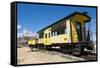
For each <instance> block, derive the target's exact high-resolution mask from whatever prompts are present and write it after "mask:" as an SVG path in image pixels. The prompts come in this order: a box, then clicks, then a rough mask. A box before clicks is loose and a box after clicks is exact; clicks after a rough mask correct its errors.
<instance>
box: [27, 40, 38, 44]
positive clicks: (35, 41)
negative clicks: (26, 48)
mask: <svg viewBox="0 0 100 68" xmlns="http://www.w3.org/2000/svg"><path fill="white" fill-rule="evenodd" d="M37 43H38V41H37V40H36V39H31V40H29V41H28V45H36V44H37Z"/></svg>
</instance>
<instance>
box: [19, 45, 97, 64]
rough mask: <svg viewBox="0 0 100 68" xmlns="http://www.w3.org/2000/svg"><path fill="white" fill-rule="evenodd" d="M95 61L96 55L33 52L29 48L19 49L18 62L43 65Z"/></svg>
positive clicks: (45, 51) (34, 50) (46, 51)
mask: <svg viewBox="0 0 100 68" xmlns="http://www.w3.org/2000/svg"><path fill="white" fill-rule="evenodd" d="M89 59H90V60H95V59H96V55H92V56H91V55H85V56H84V55H83V56H81V57H78V56H73V55H69V54H64V53H61V52H58V51H53V50H52V51H48V50H38V49H36V48H34V49H33V51H31V49H30V48H29V47H27V46H25V47H18V48H17V62H18V65H20V64H41V63H55V62H73V61H85V60H89Z"/></svg>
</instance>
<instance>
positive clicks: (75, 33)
mask: <svg viewBox="0 0 100 68" xmlns="http://www.w3.org/2000/svg"><path fill="white" fill-rule="evenodd" d="M71 26H72V41H73V42H74V43H75V42H78V35H77V30H76V23H75V22H73V21H72V22H71Z"/></svg>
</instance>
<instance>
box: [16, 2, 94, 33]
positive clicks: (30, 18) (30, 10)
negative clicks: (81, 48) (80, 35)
mask: <svg viewBox="0 0 100 68" xmlns="http://www.w3.org/2000/svg"><path fill="white" fill-rule="evenodd" d="M17 7H18V8H17V21H18V22H17V24H18V25H17V26H18V29H17V30H18V33H21V32H22V31H23V28H24V27H25V28H26V29H27V30H28V31H31V32H37V31H39V30H40V29H42V28H45V27H46V26H48V25H50V24H52V23H54V22H56V21H57V20H59V19H61V18H63V17H65V16H67V15H69V14H71V13H73V12H75V11H77V12H87V13H88V15H89V16H90V17H91V22H90V23H91V27H93V28H91V29H92V30H93V31H95V22H96V8H91V7H89V8H88V7H74V6H73V7H72V6H54V5H53V6H51V5H37V4H24V3H19V4H18V5H17Z"/></svg>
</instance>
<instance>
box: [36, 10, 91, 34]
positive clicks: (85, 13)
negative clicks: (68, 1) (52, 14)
mask: <svg viewBox="0 0 100 68" xmlns="http://www.w3.org/2000/svg"><path fill="white" fill-rule="evenodd" d="M76 14H79V15H84V16H86V17H88V18H89V20H88V21H90V19H91V18H90V17H89V16H88V15H87V12H83V13H80V12H74V13H72V14H70V15H68V16H66V17H64V18H62V19H60V20H58V21H56V22H54V23H53V24H51V25H49V26H47V27H45V28H43V29H41V30H39V31H38V32H37V33H40V32H42V31H44V30H45V29H47V28H49V27H51V26H53V25H55V24H57V23H59V22H61V21H63V20H65V19H70V18H71V17H73V16H74V15H76ZM88 21H86V22H88Z"/></svg>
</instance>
